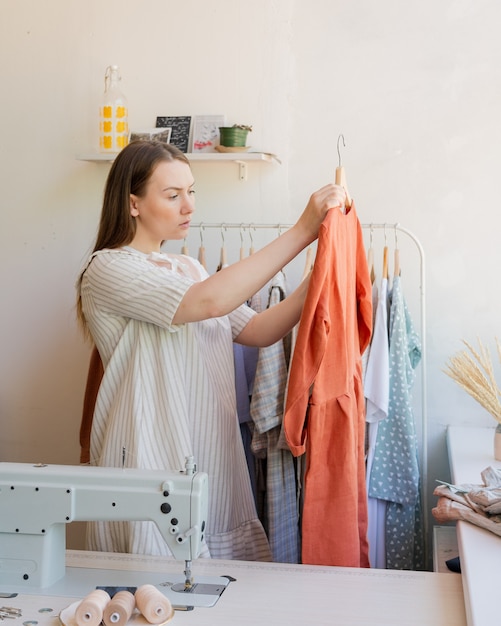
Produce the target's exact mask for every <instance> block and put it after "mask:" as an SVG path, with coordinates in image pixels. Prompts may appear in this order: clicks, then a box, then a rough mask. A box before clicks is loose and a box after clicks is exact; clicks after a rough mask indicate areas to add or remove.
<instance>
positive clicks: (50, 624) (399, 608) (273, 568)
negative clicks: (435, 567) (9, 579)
mask: <svg viewBox="0 0 501 626" xmlns="http://www.w3.org/2000/svg"><path fill="white" fill-rule="evenodd" d="M66 562H67V571H69V570H71V571H77V570H78V568H82V569H81V571H82V572H85V574H86V576H87V578H88V583H89V585H90V587H88V588H84V587H82V588H81V589H80V592H79V593H75V589H72V590H69V591H70V594H71V593H72V594H73V595H70V596H68V595H66V594H63V593H61V592H60V591H59V592H57V594H54V593H49V591H50V590H48V592H47V595H45V594H41V593H39V592H36V593H30V594H26V593H25V592H22V593H20V595H18V596H17V597H15V598H9V599H2V600H0V604H1V603H2V602H3V603H4V604H7V605H8V606H14V607H20V608H22V610H23V615H22V617H21V618H17V619H16V620H9V626H22V624H25V623H26V622H30V621H36V622H37V624H38V626H57V625H58V620H57V616H58V614H59V612H60V611H61V610H62V609H64V608H65V607H67V606H68V605H69V604H71V603H73V602H74V601H75V600H78V599H81V598H82V597H84V596H85V595H86V594H87V593H89V592H90V591H91V590H92V588H93V587H92V585H96V584H98V585H100V584H103V583H102V582H98V581H99V580H100V578H101V576H102V572H101V571H100V570H103V569H104V570H114V571H116V573H117V575H118V574H123V573H125V572H126V573H127V575H128V576H129V582H128V584H129V585H130V584H134V585H136V586H139V585H141V584H145V583H147V582H152V583H153V584H158V581H159V580H168V579H169V574H172V573H174V574H179V573H180V572H182V569H183V564H181V563H179V562H176V561H174V560H172V559H168V558H160V557H144V556H143V557H142V556H136V555H117V554H107V553H97V552H83V551H72V550H69V551H68V552H67V557H66ZM193 574H194V576H195V579H196V576H197V575H202V576H223V575H230V576H232V577H234V578H235V579H236V581H235V582H231V583H230V584H229V586H228V588H227V589H226V590H225V591H224V593H223V594H222V596H221V597H220V599H219V600H218V602H217V604H216V605H215V606H213V607H210V608H196V609H194V610H193V611H176V614H175V616H174V618H173V620H172V621H171V622H170V623H169V624H172V625H173V626H176V624H179V626H181V625H187V626H192V625H193V626H198V625H202V624H203V625H204V626H230V625H231V626H235V624H238V625H239V626H247V625H248V626H256V624H262V625H263V626H267V625H270V624H271V625H273V626H281V625H284V626H285V625H287V626H295V625H297V626H310V625H311V626H323V625H325V626H327V625H328V626H332V625H333V624H340V625H343V626H349V625H350V624H353V625H358V626H362V625H363V626H372V625H374V626H379V625H381V626H382V625H384V626H392V625H394V624H395V625H397V624H398V625H399V626H401V625H402V624H405V625H406V626H414V625H415V626H423V624H426V626H444V624H454V626H465V625H466V618H465V611H464V603H463V591H462V585H461V577H460V576H454V575H451V574H439V573H434V572H408V571H389V570H375V569H372V570H369V569H355V568H341V567H322V566H300V565H287V564H279V563H256V562H252V563H251V562H243V561H218V560H210V559H199V560H197V561H195V562H194V565H193ZM105 584H108V585H116V584H123V583H117V582H115V579H114V576H113V572H111V574H110V573H108V574H107V582H106V583H105ZM54 587H57V584H56V585H55V586H54ZM60 588H61V587H59V589H60ZM1 591H3V590H2V589H0V592H1ZM40 609H51V611H45V612H42V613H40V612H39V611H40Z"/></svg>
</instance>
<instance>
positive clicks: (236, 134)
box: [219, 124, 252, 148]
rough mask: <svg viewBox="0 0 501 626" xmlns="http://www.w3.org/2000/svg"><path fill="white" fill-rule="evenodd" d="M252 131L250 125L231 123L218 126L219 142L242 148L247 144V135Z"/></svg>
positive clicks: (223, 144)
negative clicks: (231, 124)
mask: <svg viewBox="0 0 501 626" xmlns="http://www.w3.org/2000/svg"><path fill="white" fill-rule="evenodd" d="M250 132H252V126H248V125H246V124H233V126H220V127H219V143H220V145H221V146H225V147H228V148H243V147H245V146H246V145H247V135H248V133H250Z"/></svg>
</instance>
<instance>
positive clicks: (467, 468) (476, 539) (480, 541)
mask: <svg viewBox="0 0 501 626" xmlns="http://www.w3.org/2000/svg"><path fill="white" fill-rule="evenodd" d="M447 445H448V450H449V463H450V470H451V480H452V482H453V483H454V484H457V485H459V484H464V483H472V484H477V485H479V484H481V483H482V477H481V475H480V473H481V472H482V471H483V470H484V469H485V468H486V467H489V466H492V467H495V468H499V469H501V462H499V461H496V460H495V459H494V428H468V427H451V426H449V428H448V430H447ZM456 533H457V538H458V547H459V556H460V561H461V577H462V579H463V588H464V595H465V607H466V618H467V622H468V626H488V625H491V624H498V623H499V621H500V613H501V610H500V608H499V581H500V580H501V537H498V536H497V535H495V534H494V533H491V532H489V531H488V530H484V529H483V528H480V527H478V526H475V525H474V524H471V523H470V522H464V521H459V522H457V524H456ZM451 623H452V622H451Z"/></svg>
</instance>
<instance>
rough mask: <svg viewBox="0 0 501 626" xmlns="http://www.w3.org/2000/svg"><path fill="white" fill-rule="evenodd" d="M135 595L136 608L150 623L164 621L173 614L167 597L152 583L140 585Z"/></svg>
mask: <svg viewBox="0 0 501 626" xmlns="http://www.w3.org/2000/svg"><path fill="white" fill-rule="evenodd" d="M135 595H136V606H137V608H138V609H139V610H140V611H141V613H142V614H143V616H144V618H145V619H146V620H147V621H148V622H150V624H161V623H165V622H167V621H169V620H170V619H171V618H172V616H173V615H174V610H173V608H172V604H171V603H170V601H169V598H166V597H165V596H164V594H163V593H161V592H160V591H159V590H158V589H157V588H156V587H154V586H153V585H142V586H141V587H139V588H138V589H137V591H136V594H135Z"/></svg>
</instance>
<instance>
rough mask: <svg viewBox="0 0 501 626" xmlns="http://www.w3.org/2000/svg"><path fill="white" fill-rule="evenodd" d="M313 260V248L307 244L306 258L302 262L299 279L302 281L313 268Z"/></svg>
mask: <svg viewBox="0 0 501 626" xmlns="http://www.w3.org/2000/svg"><path fill="white" fill-rule="evenodd" d="M314 261H315V255H314V254H313V248H312V247H311V246H308V249H307V250H306V260H305V263H304V270H303V276H302V277H301V281H303V280H304V279H305V278H306V277H307V276H308V274H309V273H310V272H311V270H312V269H313V263H314Z"/></svg>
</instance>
